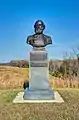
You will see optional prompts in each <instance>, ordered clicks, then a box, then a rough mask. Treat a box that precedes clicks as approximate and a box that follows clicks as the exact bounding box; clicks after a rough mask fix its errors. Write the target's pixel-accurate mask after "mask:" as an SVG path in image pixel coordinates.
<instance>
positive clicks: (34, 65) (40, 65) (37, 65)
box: [30, 61, 48, 67]
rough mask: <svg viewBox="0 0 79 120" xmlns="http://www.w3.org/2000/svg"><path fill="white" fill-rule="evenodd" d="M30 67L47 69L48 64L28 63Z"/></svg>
mask: <svg viewBox="0 0 79 120" xmlns="http://www.w3.org/2000/svg"><path fill="white" fill-rule="evenodd" d="M30 67H48V62H40V61H39V62H30Z"/></svg>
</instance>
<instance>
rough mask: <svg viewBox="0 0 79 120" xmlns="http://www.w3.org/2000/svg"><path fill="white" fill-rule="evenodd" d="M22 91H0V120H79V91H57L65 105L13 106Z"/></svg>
mask: <svg viewBox="0 0 79 120" xmlns="http://www.w3.org/2000/svg"><path fill="white" fill-rule="evenodd" d="M20 91H23V89H10V90H0V120H79V89H67V88H66V89H57V91H58V92H59V93H60V94H61V96H62V97H63V99H64V100H65V102H64V103H49V104H48V103H33V104H30V103H24V104H13V103H12V100H13V98H14V97H15V96H16V94H17V93H18V92H20Z"/></svg>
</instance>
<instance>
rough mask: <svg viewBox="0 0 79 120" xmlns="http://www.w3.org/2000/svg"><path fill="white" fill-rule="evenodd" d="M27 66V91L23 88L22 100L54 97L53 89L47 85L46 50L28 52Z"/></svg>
mask: <svg viewBox="0 0 79 120" xmlns="http://www.w3.org/2000/svg"><path fill="white" fill-rule="evenodd" d="M29 66H30V68H29V70H30V71H29V73H30V74H29V79H30V80H29V91H27V90H25V92H24V96H23V98H24V100H45V99H47V100H51V99H54V91H53V90H52V88H51V87H50V85H49V70H48V59H47V52H46V51H32V52H30V64H29Z"/></svg>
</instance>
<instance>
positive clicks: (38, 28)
mask: <svg viewBox="0 0 79 120" xmlns="http://www.w3.org/2000/svg"><path fill="white" fill-rule="evenodd" d="M34 29H35V33H36V34H41V33H43V30H44V29H45V24H44V23H43V21H42V20H37V21H36V22H35V24H34Z"/></svg>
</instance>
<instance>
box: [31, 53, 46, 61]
mask: <svg viewBox="0 0 79 120" xmlns="http://www.w3.org/2000/svg"><path fill="white" fill-rule="evenodd" d="M45 60H47V52H31V53H30V61H45Z"/></svg>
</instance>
